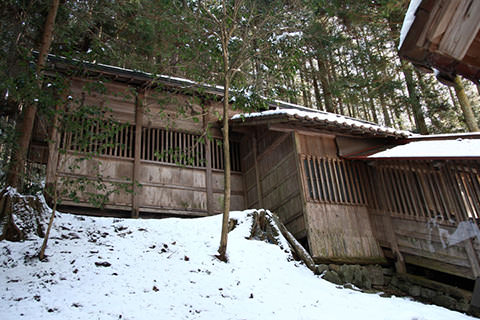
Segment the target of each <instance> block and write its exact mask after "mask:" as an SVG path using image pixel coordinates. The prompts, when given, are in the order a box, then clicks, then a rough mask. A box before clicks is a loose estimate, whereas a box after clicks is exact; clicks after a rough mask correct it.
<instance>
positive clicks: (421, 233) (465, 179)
mask: <svg viewBox="0 0 480 320" xmlns="http://www.w3.org/2000/svg"><path fill="white" fill-rule="evenodd" d="M369 172H370V173H369V174H370V176H371V179H372V181H374V182H375V186H374V189H375V190H376V194H377V195H378V197H377V200H378V201H377V202H376V203H371V206H370V216H371V219H372V225H373V227H374V232H375V236H376V237H377V239H378V240H379V242H380V244H381V245H382V246H383V247H385V248H389V249H391V250H392V251H396V250H398V251H399V253H400V255H402V256H403V257H404V259H405V262H406V263H410V264H415V265H419V266H422V267H425V268H430V269H434V270H437V271H441V272H446V273H449V274H453V275H457V276H460V277H465V278H469V279H475V278H476V277H478V276H480V266H479V254H480V250H479V249H480V242H479V239H478V237H475V236H474V234H475V232H474V230H478V226H477V224H478V222H479V221H480V220H479V215H480V208H479V203H480V174H479V173H480V166H479V163H478V162H477V161H447V160H444V161H422V160H416V161H408V160H397V161H393V160H392V161H379V162H377V163H376V165H375V167H372V168H370V170H369ZM385 219H387V220H390V223H391V227H392V230H391V232H390V233H389V232H388V230H387V229H386V228H385V221H386V220H385ZM455 232H456V233H457V235H459V236H460V237H461V239H463V241H459V242H454V241H453V240H452V239H454V238H452V235H454V233H455ZM469 232H470V235H471V236H468V234H469ZM462 237H463V238H462Z"/></svg>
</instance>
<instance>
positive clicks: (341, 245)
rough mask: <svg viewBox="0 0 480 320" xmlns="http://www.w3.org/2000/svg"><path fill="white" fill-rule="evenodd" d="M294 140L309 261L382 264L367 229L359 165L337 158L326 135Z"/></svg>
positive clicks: (364, 182) (363, 178) (363, 182)
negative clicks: (300, 178)
mask: <svg viewBox="0 0 480 320" xmlns="http://www.w3.org/2000/svg"><path fill="white" fill-rule="evenodd" d="M297 136H298V138H297V143H298V149H299V159H298V161H299V163H300V165H301V166H300V168H301V174H302V182H303V192H304V194H305V200H306V213H305V214H306V220H307V228H308V242H309V246H310V253H311V255H312V256H313V258H314V260H316V261H317V262H322V263H329V262H337V263H378V262H382V261H384V258H383V253H382V251H381V249H380V246H379V244H378V242H377V241H376V239H375V237H374V235H373V231H372V227H371V225H370V217H369V214H368V207H367V204H368V199H369V197H368V195H367V193H368V191H367V186H368V185H369V183H368V181H367V179H368V178H367V175H366V166H365V165H364V163H360V162H355V163H353V162H350V161H347V160H340V159H338V157H337V156H336V150H337V148H336V145H335V141H334V137H332V136H328V135H324V136H322V135H317V136H305V135H300V134H297Z"/></svg>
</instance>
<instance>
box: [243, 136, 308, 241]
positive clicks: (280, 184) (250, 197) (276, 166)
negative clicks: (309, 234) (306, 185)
mask: <svg viewBox="0 0 480 320" xmlns="http://www.w3.org/2000/svg"><path fill="white" fill-rule="evenodd" d="M240 150H241V151H240V152H241V154H242V166H243V172H244V177H245V179H244V184H245V194H246V195H245V199H246V202H247V206H248V207H249V208H265V209H268V210H271V211H272V212H275V213H276V214H277V215H278V216H279V217H280V220H281V221H282V222H283V223H284V224H285V225H286V227H287V228H288V230H289V231H290V232H291V233H292V234H293V235H294V236H295V237H297V238H303V237H305V235H306V228H305V221H304V218H303V208H302V200H301V189H300V186H299V175H298V170H297V164H296V161H297V159H296V154H295V144H294V138H293V134H291V133H279V132H274V131H269V130H268V129H267V128H264V127H259V128H257V129H256V132H255V134H252V135H251V136H250V137H249V138H246V139H244V140H243V141H242V144H241V147H240Z"/></svg>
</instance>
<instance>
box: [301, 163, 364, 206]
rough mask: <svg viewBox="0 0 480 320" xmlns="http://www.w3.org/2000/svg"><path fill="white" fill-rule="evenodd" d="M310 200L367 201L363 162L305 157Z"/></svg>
mask: <svg viewBox="0 0 480 320" xmlns="http://www.w3.org/2000/svg"><path fill="white" fill-rule="evenodd" d="M302 158H303V171H304V177H305V183H306V188H307V190H306V191H307V200H308V201H311V202H329V203H340V204H358V205H365V204H366V203H367V198H366V193H365V188H364V180H365V179H366V177H365V172H364V168H363V167H362V165H363V164H362V163H354V162H351V161H345V160H340V159H330V158H320V157H314V156H302Z"/></svg>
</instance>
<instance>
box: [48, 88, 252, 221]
mask: <svg viewBox="0 0 480 320" xmlns="http://www.w3.org/2000/svg"><path fill="white" fill-rule="evenodd" d="M89 85H95V83H94V82H90V81H85V80H82V79H74V80H72V86H71V95H72V103H71V105H70V106H69V108H75V106H78V105H80V104H83V105H84V106H85V105H89V106H96V107H105V108H108V111H107V112H106V114H105V115H106V118H108V116H112V117H113V118H114V119H115V120H116V121H118V122H120V124H119V125H118V126H119V128H120V129H118V131H117V132H116V133H115V135H114V136H113V137H109V138H105V139H104V140H103V141H100V142H92V143H89V144H88V145H87V146H86V147H85V148H83V147H79V146H76V144H75V142H76V141H79V139H81V136H84V134H85V133H89V132H92V133H94V132H95V133H97V134H98V133H99V131H101V125H99V124H98V123H97V122H93V123H92V122H89V121H88V119H87V120H85V119H83V120H79V121H84V123H83V122H82V123H81V126H82V127H83V128H84V129H83V133H82V132H80V133H78V132H77V133H69V132H66V133H64V134H63V135H62V138H61V142H60V143H59V146H60V147H65V148H67V149H68V152H67V154H66V155H61V156H60V160H59V169H58V173H59V175H60V177H61V179H60V180H64V183H63V188H64V189H66V188H67V186H66V184H65V178H67V177H70V178H76V179H77V181H78V179H87V180H89V181H94V180H95V179H97V178H98V177H101V178H102V180H103V181H104V182H105V185H106V186H107V189H112V188H115V186H116V187H117V188H118V187H119V185H122V186H123V187H124V188H127V189H129V190H131V191H134V194H133V195H132V193H128V192H123V191H122V192H120V193H113V194H111V195H110V196H109V200H108V202H107V204H106V206H105V207H106V208H110V209H122V210H133V211H136V212H137V213H138V212H140V211H142V212H152V213H155V212H160V213H167V214H176V215H185V214H186V215H207V214H213V213H217V212H221V211H222V210H223V189H224V187H223V161H224V160H223V149H222V146H221V144H220V143H219V142H220V141H221V136H220V135H219V133H220V131H219V130H218V129H216V128H215V125H214V127H213V129H211V130H210V134H211V135H213V140H210V139H208V138H207V137H206V135H205V128H206V127H207V124H208V123H213V124H215V121H216V120H217V119H216V117H215V115H214V111H215V110H216V109H218V108H219V107H220V104H219V103H216V102H212V103H210V105H207V107H206V108H202V106H201V105H200V100H199V98H196V97H192V96H187V95H184V94H181V93H177V92H167V91H158V90H150V91H145V92H140V93H138V92H136V91H135V90H136V89H135V88H132V87H128V86H127V85H124V84H117V83H106V84H105V85H104V87H103V88H102V90H101V91H99V92H96V91H95V90H92V91H89V90H87V89H86V87H88V86H89ZM115 125H117V124H115ZM207 145H208V146H207ZM105 146H107V147H105ZM231 146H232V147H231V148H232V159H233V160H232V170H233V172H232V201H231V209H232V210H241V209H244V208H245V203H244V190H243V175H242V173H241V163H240V158H239V152H240V143H239V142H238V141H232V142H231ZM85 154H89V155H93V158H92V159H89V160H82V161H78V166H79V167H78V168H74V169H72V168H70V167H71V165H72V164H74V163H75V161H74V160H75V159H79V158H80V157H82V156H83V155H85ZM50 175H51V173H50ZM62 177H63V178H62ZM132 181H136V182H137V183H136V184H133V183H132ZM93 188H94V187H93V186H88V187H87V189H86V190H84V191H83V192H80V193H82V195H81V196H80V197H79V199H77V200H79V202H73V201H71V199H68V197H64V199H63V204H66V205H77V206H87V207H90V206H91V204H89V203H88V202H87V197H88V193H95V190H94V189H93ZM77 191H81V190H79V189H77Z"/></svg>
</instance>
